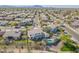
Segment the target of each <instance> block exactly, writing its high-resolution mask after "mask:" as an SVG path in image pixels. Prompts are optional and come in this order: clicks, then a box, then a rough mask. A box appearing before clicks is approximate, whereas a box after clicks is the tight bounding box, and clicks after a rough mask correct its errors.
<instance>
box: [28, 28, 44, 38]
mask: <svg viewBox="0 0 79 59" xmlns="http://www.w3.org/2000/svg"><path fill="white" fill-rule="evenodd" d="M41 32H43V31H42V30H41V28H37V27H35V28H33V29H31V30H29V31H28V35H29V36H30V35H34V34H36V33H41Z"/></svg>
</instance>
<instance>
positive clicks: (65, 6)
mask: <svg viewBox="0 0 79 59" xmlns="http://www.w3.org/2000/svg"><path fill="white" fill-rule="evenodd" d="M10 6H12V7H51V8H52V7H53V8H79V5H0V7H10Z"/></svg>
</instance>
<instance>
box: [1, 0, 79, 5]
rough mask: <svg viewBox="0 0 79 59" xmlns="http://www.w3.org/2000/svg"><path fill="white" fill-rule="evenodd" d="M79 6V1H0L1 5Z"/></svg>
mask: <svg viewBox="0 0 79 59" xmlns="http://www.w3.org/2000/svg"><path fill="white" fill-rule="evenodd" d="M73 4H74V5H79V0H0V5H73Z"/></svg>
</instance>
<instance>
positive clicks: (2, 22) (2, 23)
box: [0, 21, 8, 26]
mask: <svg viewBox="0 0 79 59" xmlns="http://www.w3.org/2000/svg"><path fill="white" fill-rule="evenodd" d="M7 24H8V21H0V26H6V25H7Z"/></svg>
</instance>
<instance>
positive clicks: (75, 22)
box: [71, 20, 79, 28]
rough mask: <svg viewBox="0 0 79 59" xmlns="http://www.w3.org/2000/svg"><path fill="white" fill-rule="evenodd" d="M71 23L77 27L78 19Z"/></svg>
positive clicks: (78, 24) (78, 25)
mask: <svg viewBox="0 0 79 59" xmlns="http://www.w3.org/2000/svg"><path fill="white" fill-rule="evenodd" d="M71 25H72V26H73V27H75V28H77V27H79V20H75V21H74V22H72V23H71Z"/></svg>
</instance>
